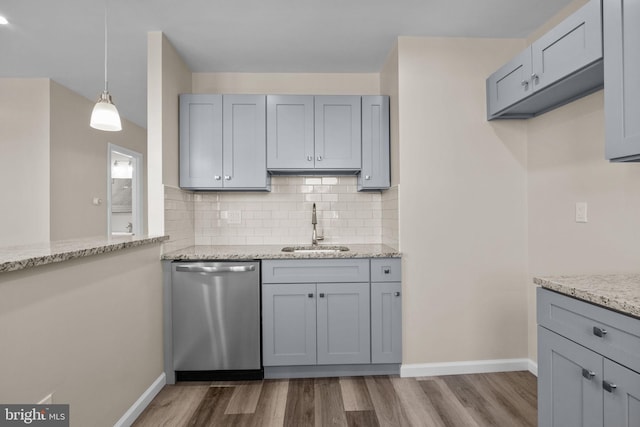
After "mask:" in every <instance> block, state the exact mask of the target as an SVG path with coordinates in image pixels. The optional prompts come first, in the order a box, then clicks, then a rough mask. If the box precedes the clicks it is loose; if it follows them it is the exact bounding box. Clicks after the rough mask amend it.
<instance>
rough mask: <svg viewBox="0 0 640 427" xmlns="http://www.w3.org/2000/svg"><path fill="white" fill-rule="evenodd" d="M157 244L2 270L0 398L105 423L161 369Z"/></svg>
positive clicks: (74, 420) (83, 422)
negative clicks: (60, 407)
mask: <svg viewBox="0 0 640 427" xmlns="http://www.w3.org/2000/svg"><path fill="white" fill-rule="evenodd" d="M159 257H160V245H158V244H154V245H149V246H142V247H138V248H133V249H127V250H124V251H120V252H114V253H109V254H103V255H96V256H91V257H86V258H81V259H76V260H72V261H66V262H63V263H57V264H49V265H46V266H41V267H34V268H30V269H27V270H21V271H15V272H9V273H2V274H0V342H1V343H2V351H0V377H1V378H2V385H0V402H2V403H5V404H7V403H37V402H39V401H40V400H41V399H43V398H44V397H45V396H47V395H48V394H49V393H53V403H67V404H69V405H70V410H71V425H72V426H96V427H101V426H105V427H106V426H112V425H113V424H114V423H115V422H116V421H117V420H118V419H120V417H122V415H123V414H124V413H125V412H126V411H127V409H129V407H130V406H131V405H133V403H134V402H135V401H136V400H137V399H138V398H139V397H140V396H141V395H142V393H143V392H144V391H145V390H146V389H147V388H148V387H149V386H150V385H151V384H152V383H153V382H154V381H155V380H156V379H157V378H158V377H159V376H160V375H161V374H162V371H163V365H162V363H163V362H162V271H161V267H160V262H159V261H158V260H159Z"/></svg>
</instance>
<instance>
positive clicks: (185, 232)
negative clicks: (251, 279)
mask: <svg viewBox="0 0 640 427" xmlns="http://www.w3.org/2000/svg"><path fill="white" fill-rule="evenodd" d="M313 203H315V204H316V210H317V216H318V226H317V229H318V234H319V235H324V238H325V239H324V241H322V242H321V243H323V244H367V243H373V244H376V243H384V244H386V245H389V246H392V247H394V248H396V249H398V187H393V188H391V189H389V190H388V191H384V192H382V193H380V192H361V193H359V192H357V178H356V177H355V176H340V177H326V176H325V177H303V176H274V177H272V179H271V192H269V193H266V192H265V193H255V192H191V191H185V190H181V189H179V188H174V187H169V186H165V232H166V234H168V235H169V236H170V240H169V241H167V242H165V245H164V250H165V252H169V251H173V250H178V249H182V248H185V247H188V246H193V245H194V244H195V245H262V244H265V245H269V244H275V245H278V244H282V245H286V244H304V245H307V244H310V243H311V230H312V226H311V210H312V206H313Z"/></svg>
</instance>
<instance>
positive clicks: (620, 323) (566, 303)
mask: <svg viewBox="0 0 640 427" xmlns="http://www.w3.org/2000/svg"><path fill="white" fill-rule="evenodd" d="M537 297H538V298H537V304H538V324H539V325H538V425H539V426H540V427H572V426H576V427H622V426H624V427H631V426H636V427H637V426H640V373H639V372H640V363H639V362H640V354H639V353H640V352H639V351H638V350H639V349H640V319H636V318H633V317H630V316H625V315H623V314H620V313H616V312H614V311H611V310H607V309H605V308H602V307H598V306H595V305H593V304H589V303H586V302H583V301H580V300H577V299H574V298H570V297H567V296H564V295H561V294H557V293H555V292H552V291H549V290H545V289H540V288H539V289H538V294H537Z"/></svg>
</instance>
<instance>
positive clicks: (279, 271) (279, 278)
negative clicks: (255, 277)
mask: <svg viewBox="0 0 640 427" xmlns="http://www.w3.org/2000/svg"><path fill="white" fill-rule="evenodd" d="M368 281H369V260H368V259H322V260H320V259H317V260H316V259H314V260H302V259H301V260H271V261H269V260H267V261H263V262H262V283H317V282H322V283H332V282H368Z"/></svg>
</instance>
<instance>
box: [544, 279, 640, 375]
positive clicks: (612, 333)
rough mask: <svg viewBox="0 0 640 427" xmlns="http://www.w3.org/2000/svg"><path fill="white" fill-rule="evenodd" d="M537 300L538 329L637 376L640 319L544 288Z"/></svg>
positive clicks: (639, 363)
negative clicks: (610, 360) (544, 329)
mask: <svg viewBox="0 0 640 427" xmlns="http://www.w3.org/2000/svg"><path fill="white" fill-rule="evenodd" d="M537 296H538V299H537V304H538V307H537V315H538V324H539V325H540V326H544V327H545V328H547V329H550V330H552V331H554V332H556V333H558V334H560V335H562V336H564V337H566V338H568V339H570V340H572V341H574V342H576V343H578V344H581V345H583V346H585V347H587V348H590V349H591V350H593V351H595V352H597V353H600V354H602V355H603V356H605V357H607V358H609V359H612V360H615V361H617V362H618V363H620V364H622V365H624V366H626V367H628V368H630V369H633V370H634V371H637V372H640V319H636V318H634V317H631V316H626V315H624V314H620V313H617V312H615V311H612V310H608V309H606V308H603V307H599V306H597V305H593V304H589V303H587V302H583V301H580V300H578V299H575V298H571V297H568V296H565V295H562V294H558V293H556V292H553V291H549V290H546V289H543V288H538V289H537ZM597 334H599V335H602V336H598V335H597Z"/></svg>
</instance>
